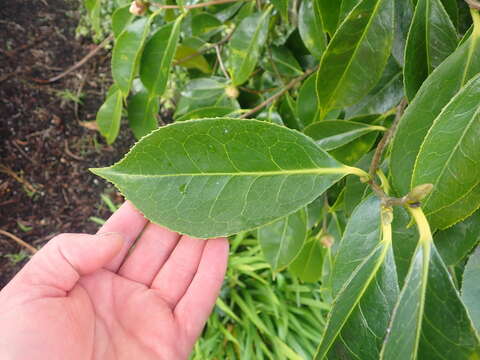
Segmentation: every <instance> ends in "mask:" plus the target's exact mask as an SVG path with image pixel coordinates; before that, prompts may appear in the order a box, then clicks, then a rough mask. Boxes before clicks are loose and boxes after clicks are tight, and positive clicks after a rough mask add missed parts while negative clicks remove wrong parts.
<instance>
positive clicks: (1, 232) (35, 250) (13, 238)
mask: <svg viewBox="0 0 480 360" xmlns="http://www.w3.org/2000/svg"><path fill="white" fill-rule="evenodd" d="M0 234H2V235H4V236H6V237H8V238H10V239H12V240H13V241H15V242H16V243H17V244H19V245H20V246H23V247H24V248H25V249H27V250H28V251H29V252H31V253H32V254H35V253H36V252H37V251H38V250H37V249H35V248H34V247H33V246H32V245H30V244H28V243H26V242H25V241H23V240H22V239H20V238H19V237H18V236H15V235H13V234H11V233H9V232H8V231H5V230H2V229H0Z"/></svg>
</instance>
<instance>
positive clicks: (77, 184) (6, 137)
mask: <svg viewBox="0 0 480 360" xmlns="http://www.w3.org/2000/svg"><path fill="white" fill-rule="evenodd" d="M79 6H80V2H79V1H78V0H64V1H61V0H39V1H33V2H32V1H29V0H4V1H3V3H2V6H1V9H0V230H4V231H8V232H9V233H11V234H14V235H16V236H18V237H20V238H21V239H23V240H24V241H26V242H28V243H30V244H32V245H33V246H35V247H37V248H38V247H40V246H42V245H43V244H44V243H45V242H46V241H48V240H49V239H50V238H52V237H53V236H54V235H55V234H58V233H60V232H88V233H93V232H95V231H96V229H97V228H98V225H96V224H95V223H94V222H92V221H91V220H89V217H91V216H97V217H102V218H106V217H107V216H108V214H109V212H108V210H107V209H106V206H105V205H102V202H101V200H100V194H102V193H104V192H107V193H109V196H110V197H111V198H112V200H114V201H115V202H121V198H120V196H119V195H118V194H117V193H116V192H115V191H114V190H113V189H111V188H110V187H108V186H107V184H105V183H104V182H103V181H102V180H101V179H99V178H96V177H95V176H94V175H93V174H91V173H89V172H88V170H87V169H88V168H89V167H95V166H105V165H108V164H111V163H113V162H114V161H117V160H118V159H119V158H120V157H121V156H122V154H124V153H125V152H126V151H127V150H128V148H129V147H130V146H131V145H132V144H133V138H132V136H131V135H130V132H129V131H128V130H126V129H123V131H121V136H120V137H119V138H118V140H117V141H116V142H115V148H112V147H110V146H106V145H105V143H104V142H103V140H102V139H101V137H100V136H99V135H98V133H97V132H96V131H94V130H91V129H88V128H86V127H85V126H82V125H81V124H82V123H83V122H84V121H91V120H94V118H95V113H96V111H97V109H98V108H99V106H100V105H101V103H102V100H103V97H104V94H105V92H106V90H107V88H108V86H109V85H110V82H111V79H110V68H109V62H110V61H109V60H110V59H109V53H108V51H106V50H102V51H101V52H100V53H99V54H97V55H96V56H95V57H94V58H93V59H92V60H90V61H89V62H88V63H87V64H86V65H84V66H83V67H81V68H79V69H78V70H76V71H74V72H72V73H70V74H69V75H67V76H66V77H64V78H62V79H61V80H59V81H57V82H55V83H52V84H39V83H38V82H36V81H35V79H48V78H50V77H52V76H55V75H57V74H59V73H60V72H61V71H63V70H65V69H66V68H68V67H70V66H71V65H72V64H74V63H76V62H77V61H79V60H80V59H81V58H83V57H84V56H85V55H86V54H88V53H89V51H91V50H92V49H93V48H94V47H95V44H93V43H92V42H91V41H90V40H89V39H83V40H79V39H75V28H76V26H77V23H78V19H79V12H78V8H79ZM67 91H68V92H69V93H70V94H73V95H74V96H80V98H81V103H76V102H74V101H71V100H67V99H66V95H65V94H67V95H68V93H67ZM22 228H23V229H22ZM20 251H25V250H24V249H23V248H22V247H21V246H19V245H17V244H16V243H15V242H13V241H12V240H11V239H10V238H9V237H7V236H4V235H0V289H1V288H2V287H3V286H4V285H5V284H6V283H7V282H8V281H9V279H11V277H12V276H13V275H14V274H15V273H16V271H18V269H19V268H20V267H21V265H22V264H23V263H24V262H25V260H24V261H21V262H20V263H17V264H15V263H14V262H12V261H11V260H10V259H9V258H7V257H6V256H5V255H8V254H17V253H19V252H20Z"/></svg>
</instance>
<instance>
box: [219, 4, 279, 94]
mask: <svg viewBox="0 0 480 360" xmlns="http://www.w3.org/2000/svg"><path fill="white" fill-rule="evenodd" d="M271 10H272V8H269V9H267V10H266V11H264V12H262V13H255V14H253V15H250V16H248V17H246V18H245V19H243V20H242V22H241V23H240V25H238V27H237V29H236V30H235V32H234V33H233V36H232V39H231V40H230V42H229V43H228V48H229V51H230V56H229V57H228V71H229V72H230V76H231V78H232V83H233V85H234V86H237V85H241V84H243V83H244V82H245V81H247V80H248V78H249V77H250V74H251V73H252V72H253V70H254V69H255V66H256V64H257V61H258V58H259V56H260V49H261V48H262V46H263V45H264V44H265V41H266V39H267V32H268V22H269V19H270V12H271Z"/></svg>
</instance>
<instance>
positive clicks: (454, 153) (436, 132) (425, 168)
mask: <svg viewBox="0 0 480 360" xmlns="http://www.w3.org/2000/svg"><path fill="white" fill-rule="evenodd" d="M479 97H480V75H478V76H476V77H475V78H473V79H472V80H471V81H470V82H469V83H468V84H467V85H465V86H464V87H463V88H462V89H461V90H460V91H459V92H458V94H457V95H456V96H455V97H454V98H453V99H452V100H451V101H450V103H449V104H448V105H447V106H446V107H445V108H444V109H443V111H442V112H441V113H440V115H439V116H438V117H437V118H436V119H435V121H434V123H433V125H432V127H431V128H430V130H429V132H428V134H427V136H426V137H425V139H424V141H423V144H422V146H421V148H420V151H419V153H418V156H417V160H416V162H415V168H414V172H413V176H412V188H413V187H415V186H417V185H420V184H427V183H430V184H433V185H434V188H433V191H432V193H431V194H430V195H429V196H428V197H427V198H426V199H425V200H423V201H422V206H423V207H424V209H425V213H426V214H427V215H428V214H429V213H431V212H438V211H439V210H441V209H442V208H445V207H447V206H449V205H451V204H453V203H455V202H456V201H457V200H458V199H460V198H462V197H464V196H465V195H466V194H468V193H469V192H470V191H471V190H472V189H473V188H474V187H476V186H477V185H478V184H479V182H480V146H478V134H479V133H480V102H479V101H478V99H479ZM477 206H480V203H477ZM466 210H467V212H464V211H461V209H458V211H457V213H456V214H455V216H453V217H450V218H448V219H447V218H445V219H444V220H443V221H442V224H441V225H442V227H445V224H447V226H448V224H449V225H452V224H454V223H456V222H458V221H459V220H462V219H464V218H465V217H466V216H468V215H470V214H471V212H472V211H471V210H470V209H466ZM438 225H440V224H437V223H435V222H433V223H432V226H433V227H437V226H438Z"/></svg>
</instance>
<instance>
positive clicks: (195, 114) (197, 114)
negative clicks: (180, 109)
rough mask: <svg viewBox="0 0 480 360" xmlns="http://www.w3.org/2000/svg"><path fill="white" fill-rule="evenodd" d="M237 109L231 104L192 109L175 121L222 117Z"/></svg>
mask: <svg viewBox="0 0 480 360" xmlns="http://www.w3.org/2000/svg"><path fill="white" fill-rule="evenodd" d="M235 110H237V109H236V108H234V107H229V106H207V107H204V108H199V109H196V110H192V111H190V112H188V113H186V114H184V115H182V116H179V117H177V118H176V119H175V121H186V120H196V119H204V118H212V117H222V116H226V115H229V114H231V113H233V112H235Z"/></svg>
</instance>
